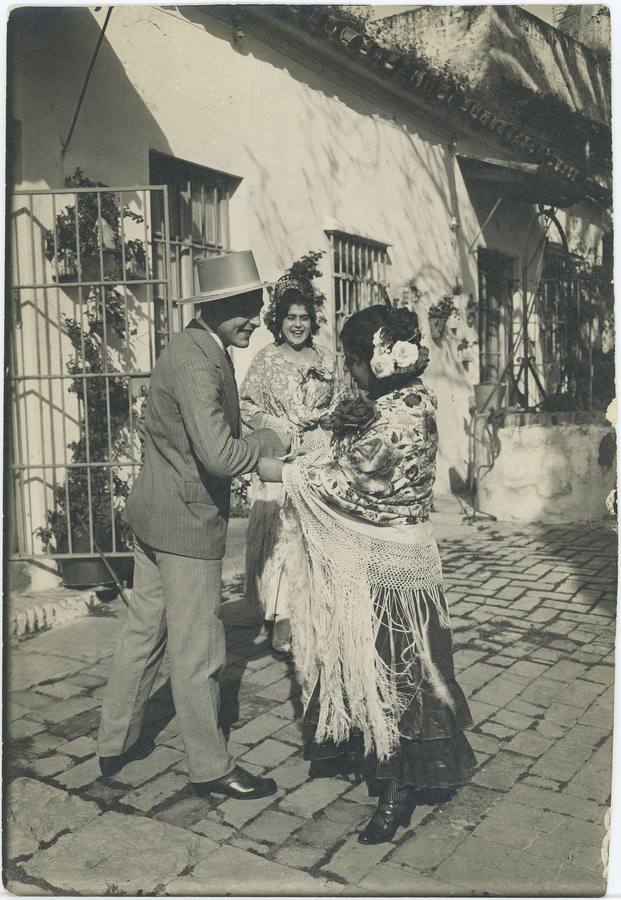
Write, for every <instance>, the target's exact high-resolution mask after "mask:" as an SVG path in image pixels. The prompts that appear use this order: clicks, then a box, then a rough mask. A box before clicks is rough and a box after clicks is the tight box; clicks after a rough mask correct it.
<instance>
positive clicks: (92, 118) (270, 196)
mask: <svg viewBox="0 0 621 900" xmlns="http://www.w3.org/2000/svg"><path fill="white" fill-rule="evenodd" d="M214 11H215V14H207V13H206V12H204V10H203V9H201V8H198V7H185V8H183V10H182V12H180V11H179V8H173V7H168V8H153V7H116V8H115V9H114V12H113V14H112V18H111V20H110V24H109V27H108V31H107V34H106V40H105V42H104V44H103V46H102V50H101V53H100V57H99V59H98V62H97V65H96V67H95V70H94V72H93V76H92V79H91V82H90V84H89V87H88V90H87V94H86V99H85V103H84V106H83V109H82V112H81V114H80V118H79V121H78V125H77V128H76V131H75V134H74V137H73V140H72V142H71V145H70V147H69V149H68V151H67V153H66V154H65V155H64V156H63V155H62V154H61V145H62V141H63V139H64V138H65V137H66V135H67V132H68V128H69V123H70V121H71V117H72V115H73V111H74V108H75V103H76V101H77V97H78V94H79V91H80V88H81V85H82V79H83V76H84V73H85V71H86V68H87V66H88V63H89V60H90V57H91V54H92V50H93V48H94V46H95V42H96V40H97V36H98V33H99V29H100V26H101V24H102V22H103V17H104V15H105V9H102V10H100V11H98V12H91V11H89V10H86V9H76V8H74V9H71V8H67V9H63V10H62V11H59V10H58V9H56V10H45V11H44V12H43V13H41V17H40V18H41V21H40V22H39V23H38V24H35V25H34V26H33V24H32V20H33V13H34V11H33V10H26V11H20V10H18V11H17V12H16V13H13V16H14V34H15V36H16V37H19V44H18V46H19V54H18V55H15V56H14V63H13V65H14V89H13V96H14V100H13V110H12V115H13V117H14V118H16V119H18V120H21V122H22V135H23V163H22V164H23V172H24V182H23V186H36V187H45V186H49V187H54V186H60V185H62V182H63V179H64V177H65V176H67V175H69V174H71V173H72V172H73V170H74V169H75V168H76V166H80V167H81V168H82V169H83V170H84V172H85V173H86V174H87V175H89V176H90V177H91V178H96V179H100V180H102V181H104V182H105V183H106V184H110V185H117V186H118V185H127V184H130V185H131V184H136V183H142V184H144V183H146V182H148V176H149V173H148V154H149V150H150V149H153V150H157V151H160V152H163V153H168V154H171V155H173V156H177V157H179V158H181V159H184V160H187V161H190V162H192V163H195V164H198V165H202V166H207V167H210V168H214V169H218V170H221V171H224V172H228V173H230V174H232V175H235V176H238V177H239V178H241V179H242V180H241V183H240V186H239V188H238V189H237V191H236V193H235V195H234V197H233V200H232V206H231V246H232V247H233V248H234V249H246V248H252V249H253V250H254V252H255V255H256V257H257V260H258V264H259V268H260V271H261V274H262V275H263V276H264V277H266V278H274V277H277V276H278V275H279V274H281V273H282V271H283V270H284V269H285V268H286V267H288V266H289V265H290V264H291V262H292V261H293V260H294V259H296V258H298V257H299V256H301V255H302V254H304V253H305V252H307V251H309V250H318V249H327V247H328V241H327V237H326V235H325V229H326V228H327V227H330V226H332V227H334V225H335V224H337V223H338V224H340V225H341V226H342V227H343V228H345V229H346V230H350V231H354V232H357V233H359V234H361V235H365V236H368V237H371V238H375V239H378V240H383V241H386V242H388V243H389V244H390V245H391V247H390V259H391V262H392V265H391V269H390V280H391V285H392V288H393V289H394V290H396V291H398V290H399V288H400V287H401V286H402V285H403V284H404V283H405V282H407V281H408V280H409V279H411V278H415V279H416V280H417V283H418V286H419V287H420V289H421V290H422V291H423V292H424V301H423V306H425V305H429V304H430V303H432V302H437V300H438V299H439V298H440V297H441V296H442V295H443V294H445V293H447V292H450V289H451V287H452V285H453V284H454V282H455V279H456V277H457V276H459V278H460V279H461V281H462V283H463V290H464V294H465V295H467V294H468V293H470V292H473V293H475V295H476V289H477V281H476V279H477V274H476V273H477V261H476V249H477V247H479V246H488V247H491V248H493V249H497V250H501V251H503V252H504V253H507V254H509V255H511V256H513V257H514V258H515V261H516V274H519V271H520V269H519V266H520V257H521V254H522V250H523V243H524V236H525V233H526V229H527V227H528V223H529V221H530V218H531V217H532V215H533V212H534V210H533V208H532V207H530V206H528V205H526V204H516V203H503V204H501V207H500V208H499V210H498V212H497V213H496V215H495V216H494V217H493V218H492V220H491V222H490V223H489V225H488V227H487V228H486V229H485V231H484V233H482V234H481V233H480V229H481V225H482V223H483V222H484V221H485V219H486V217H487V215H488V213H489V212H490V210H491V207H492V206H493V204H494V202H495V200H496V199H497V198H496V196H495V193H494V191H493V190H491V191H490V190H486V191H481V190H475V189H473V188H470V189H468V188H467V186H466V185H465V183H464V180H463V178H462V176H461V173H460V170H459V167H458V165H457V162H456V160H455V157H454V155H453V154H452V153H451V151H450V149H449V143H450V138H451V132H452V129H451V124H450V122H448V121H446V116H447V113H446V112H443V113H442V115H443V117H444V122H443V121H442V120H441V119H440V120H439V121H438V122H436V123H433V122H430V121H428V120H427V119H425V118H424V117H423V116H422V115H421V116H419V115H414V114H411V113H405V112H404V111H403V110H402V109H400V108H399V107H398V106H397V105H396V104H395V102H393V101H389V100H387V99H386V97H382V96H380V95H378V94H377V90H376V89H375V90H371V89H369V88H366V87H365V86H364V85H363V84H361V83H360V79H358V80H357V81H356V80H355V79H351V78H349V77H348V76H347V75H346V74H345V73H344V71H343V70H340V71H339V70H338V69H336V68H334V69H333V68H330V67H327V66H325V65H323V66H322V65H320V63H319V62H318V61H317V60H313V59H312V58H311V57H308V58H306V57H304V58H303V57H302V56H301V55H300V53H299V52H298V51H296V50H288V49H287V48H286V47H283V45H282V43H278V42H277V41H276V40H272V41H270V40H268V39H262V38H259V37H257V36H253V34H252V33H251V32H249V33H247V34H246V36H245V38H244V39H243V41H242V44H241V46H240V48H239V49H236V48H235V47H234V46H233V43H232V29H231V27H230V25H229V24H228V23H227V22H224V21H223V20H221V19H220V18H218V17H217V8H214ZM39 12H40V11H39ZM458 151H459V152H465V153H468V154H476V153H480V154H481V155H484V156H496V157H498V156H500V155H501V152H500V150H499V149H498V148H497V147H494V146H493V145H486V144H485V142H484V141H482V140H481V141H477V142H473V141H467V140H466V141H461V142H460V144H459V146H458ZM452 217H455V218H456V219H457V220H458V221H459V223H460V226H459V228H458V230H457V235H456V237H455V238H454V236H453V234H452V232H451V229H450V227H449V226H450V221H451V218H452ZM591 220H593V224H591ZM576 222H577V225H576V226H575V229H574V230H575V233H576V235H579V234H580V233H584V232H588V237H589V240H591V241H594V242H595V244H597V243H598V241H599V237H600V231H599V228H598V225H597V218H596V217H595V218H594V217H593V215H592V213H591V212H590V211H589V210H583V211H579V214H578V218H577V219H576ZM572 227H573V226H572ZM323 271H324V278H323V284H322V287H323V289H324V290H325V292H326V293H327V294H328V297H329V298H331V293H332V291H331V282H330V263H329V259H328V258H326V260H325V263H324V266H323ZM328 312H330V310H329V311H328ZM423 319H424V316H423ZM422 325H423V327H426V323H425V322H424V321H423V322H422ZM465 333H466V332H465V331H464V326H463V323H462V325H461V326H460V328H459V330H458V334H456V335H454V336H452V337H451V338H450V339H449V340H448V341H445V342H443V343H442V344H441V346H440V347H436V345H435V344H432V345H431V349H432V361H431V365H430V368H429V370H428V377H427V380H428V382H429V384H430V385H431V386H432V387H433V388H434V389H435V390H436V391H437V394H438V399H439V432H440V456H439V465H438V490H439V491H446V490H447V489H448V472H449V469H450V468H451V467H453V468H454V469H455V470H456V471H457V473H458V474H459V475H460V476H461V477H465V476H466V470H467V459H468V436H467V430H468V423H469V405H470V401H471V396H472V385H473V383H475V382H476V381H477V380H478V372H477V366H476V365H473V366H471V368H470V371H469V372H466V371H465V370H464V367H463V365H462V364H461V363H460V361H459V360H458V358H457V353H456V345H457V343H458V340H459V338H460V337H461V336H463V335H464V334H465ZM268 338H269V335H267V333H266V332H265V331H262V333H260V334H257V335H256V336H255V338H254V341H253V348H252V349H251V350H250V351H248V353H244V354H238V355H237V358H236V360H235V362H236V367H237V371H238V374H239V375H240V377H241V376H243V373H244V371H245V369H246V368H247V364H248V361H249V360H250V358H251V355H252V350H253V349H254V351H255V352H256V350H257V349H258V348H259V347H260V346H261V345H263V344H264V343H266V342H267V340H268ZM322 340H323V341H325V342H327V343H328V344H329V343H330V342H331V340H332V336H331V334H330V333H329V331H328V330H326V332H325V333H324V334H323V336H322Z"/></svg>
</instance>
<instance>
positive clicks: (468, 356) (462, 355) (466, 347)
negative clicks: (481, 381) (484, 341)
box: [457, 338, 479, 367]
mask: <svg viewBox="0 0 621 900" xmlns="http://www.w3.org/2000/svg"><path fill="white" fill-rule="evenodd" d="M478 345H479V342H478V341H469V340H468V338H462V339H461V341H460V342H459V344H458V345H457V355H458V356H459V360H460V362H461V363H462V364H463V365H464V366H466V367H467V366H468V364H469V363H471V362H472V360H473V359H474V348H475V347H478Z"/></svg>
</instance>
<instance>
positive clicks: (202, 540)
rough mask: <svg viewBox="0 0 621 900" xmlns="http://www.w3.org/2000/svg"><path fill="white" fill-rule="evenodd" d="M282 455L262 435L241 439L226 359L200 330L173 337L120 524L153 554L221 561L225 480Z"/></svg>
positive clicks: (272, 438)
mask: <svg viewBox="0 0 621 900" xmlns="http://www.w3.org/2000/svg"><path fill="white" fill-rule="evenodd" d="M284 452H286V447H285V446H284V445H283V444H282V441H281V440H280V439H279V438H278V436H277V435H276V433H275V432H273V431H270V430H269V429H263V430H260V431H256V432H254V433H253V434H252V435H249V436H248V437H247V438H245V439H244V438H241V437H240V419H239V401H238V396H237V385H236V383H235V376H234V373H233V366H232V363H231V360H230V358H229V357H228V355H227V354H225V353H224V352H223V351H222V349H221V348H220V347H219V346H218V344H217V343H216V341H214V340H213V338H212V337H211V335H210V334H209V332H208V331H206V330H205V329H204V328H202V327H198V328H197V327H191V326H188V327H187V328H186V329H185V330H184V331H182V332H180V333H179V334H176V335H174V336H173V337H172V338H171V340H170V342H169V344H168V346H167V347H166V348H165V349H164V350H163V352H162V353H161V355H160V357H159V359H158V360H157V363H156V364H155V367H154V369H153V374H152V376H151V383H150V385H149V392H148V395H147V399H146V401H145V408H144V463H143V466H142V468H141V470H140V473H139V474H138V477H137V478H136V481H135V482H134V485H133V487H132V490H131V492H130V494H129V497H128V499H127V504H126V506H125V512H124V519H125V521H126V522H127V523H128V524H129V525H130V527H131V529H132V531H133V532H134V534H136V535H137V536H138V537H139V538H140V539H141V540H142V541H144V543H146V544H148V545H149V546H151V547H154V548H155V549H157V550H163V551H166V552H169V553H177V554H179V555H180V556H191V557H196V558H199V559H221V558H222V556H223V555H224V545H225V540H226V531H227V525H228V517H229V503H230V487H231V479H232V478H234V477H235V476H236V475H240V474H242V473H244V472H250V471H252V469H254V467H255V466H256V464H257V461H258V459H259V456H280V455H282V454H283V453H284Z"/></svg>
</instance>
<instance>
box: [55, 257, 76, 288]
mask: <svg viewBox="0 0 621 900" xmlns="http://www.w3.org/2000/svg"><path fill="white" fill-rule="evenodd" d="M51 265H52V281H54V282H55V283H56V284H67V283H68V282H71V281H77V280H78V268H77V266H76V265H75V263H74V262H70V261H69V260H66V259H59V260H56V261H55V260H54V259H52V260H51Z"/></svg>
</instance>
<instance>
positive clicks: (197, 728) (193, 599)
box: [98, 538, 235, 781]
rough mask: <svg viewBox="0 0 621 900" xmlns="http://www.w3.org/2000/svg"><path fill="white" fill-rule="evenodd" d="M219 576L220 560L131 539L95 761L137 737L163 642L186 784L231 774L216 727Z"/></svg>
mask: <svg viewBox="0 0 621 900" xmlns="http://www.w3.org/2000/svg"><path fill="white" fill-rule="evenodd" d="M221 577H222V561H221V560H214V559H194V558H193V557H188V556H177V555H176V554H173V553H164V552H162V551H160V550H154V549H153V548H152V547H149V546H147V545H146V544H144V543H142V541H140V540H139V539H138V538H134V589H133V591H132V593H131V595H130V604H129V612H128V616H127V623H126V625H125V628H124V629H123V632H122V634H121V637H120V640H119V643H118V645H117V648H116V651H115V654H114V660H113V664H112V673H111V675H110V679H109V681H108V684H107V686H106V690H105V693H104V698H103V706H102V712H101V723H100V727H99V741H98V752H99V755H100V756H117V755H119V754H121V753H124V752H125V751H126V750H129V749H130V748H131V747H132V746H133V745H134V744H135V743H136V741H137V740H138V738H139V736H140V727H141V724H142V719H143V714H144V710H145V707H146V704H147V701H148V699H149V694H150V693H151V690H152V688H153V683H154V681H155V678H156V675H157V672H158V670H159V667H160V663H161V661H162V658H163V656H164V652H165V650H166V646H167V645H168V656H169V661H170V681H171V687H172V694H173V700H174V703H175V710H176V714H177V721H178V723H179V731H180V733H181V737H182V739H183V743H184V747H185V752H186V756H187V760H188V770H189V773H190V780H191V781H212V780H213V779H214V778H220V777H221V776H223V775H226V774H228V773H229V772H230V771H231V770H232V769H233V767H234V765H235V761H234V760H233V758H232V757H231V755H230V754H229V752H228V749H227V745H226V740H225V738H224V734H223V733H222V729H221V728H220V725H219V714H220V688H219V685H218V675H219V673H220V671H221V669H222V668H223V667H224V664H225V661H226V643H225V635H224V626H223V624H222V621H221V618H220V593H221Z"/></svg>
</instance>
